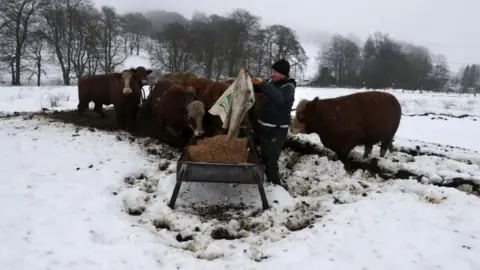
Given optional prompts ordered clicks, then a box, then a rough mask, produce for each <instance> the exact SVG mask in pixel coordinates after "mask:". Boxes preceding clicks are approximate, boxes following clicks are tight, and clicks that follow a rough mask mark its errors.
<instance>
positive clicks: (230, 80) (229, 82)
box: [225, 78, 237, 85]
mask: <svg viewBox="0 0 480 270" xmlns="http://www.w3.org/2000/svg"><path fill="white" fill-rule="evenodd" d="M236 79H237V78H228V79H226V80H225V83H227V84H229V85H232V84H233V82H234V81H235V80H236Z"/></svg>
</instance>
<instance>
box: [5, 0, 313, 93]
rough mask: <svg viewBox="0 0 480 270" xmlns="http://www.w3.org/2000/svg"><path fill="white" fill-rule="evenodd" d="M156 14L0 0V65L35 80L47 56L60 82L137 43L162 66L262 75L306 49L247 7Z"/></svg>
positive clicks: (71, 1)
mask: <svg viewBox="0 0 480 270" xmlns="http://www.w3.org/2000/svg"><path fill="white" fill-rule="evenodd" d="M164 15H169V14H166V13H165V12H163V13H162V12H149V13H147V17H148V18H147V17H146V16H145V15H144V14H141V13H127V14H123V15H120V14H118V13H116V12H115V10H114V9H113V8H112V7H108V6H104V7H102V8H101V9H100V10H98V9H96V8H95V7H94V5H93V3H92V2H91V0H0V68H2V70H4V71H5V70H8V71H9V72H10V74H11V81H12V84H13V85H20V84H21V79H22V76H21V75H22V74H25V73H29V74H31V75H30V78H32V77H34V76H36V78H37V81H38V85H40V82H41V79H42V75H46V70H45V61H49V62H54V63H56V64H58V66H59V67H60V69H61V73H62V79H63V84H65V85H70V84H71V82H72V80H73V79H76V78H79V77H81V76H83V75H87V74H97V73H108V72H112V71H114V70H115V69H118V68H119V66H120V65H122V64H123V62H124V61H125V59H126V58H127V56H128V55H129V54H137V55H139V53H140V50H141V49H146V50H147V51H148V52H149V53H150V54H149V55H150V60H151V63H152V65H153V66H154V67H156V68H158V69H159V70H161V71H162V72H175V71H193V72H196V73H198V74H203V75H205V76H208V77H211V78H216V79H219V78H223V77H228V76H234V75H236V74H235V73H236V72H237V71H238V68H239V67H243V66H246V67H249V68H250V69H251V70H252V72H255V73H256V74H258V75H259V76H262V75H266V73H267V72H268V70H269V67H270V64H271V63H272V61H273V60H274V59H277V58H280V57H283V58H287V59H289V60H290V61H291V63H292V70H293V71H294V72H300V71H302V70H303V69H304V68H305V65H306V61H307V56H306V54H305V51H304V49H303V48H302V46H301V45H300V43H299V41H298V38H297V36H296V34H295V32H294V31H293V30H292V29H290V28H288V27H286V26H283V25H272V26H269V27H267V28H261V26H260V18H259V17H258V16H254V15H252V14H250V13H249V12H248V11H245V10H241V9H239V10H234V11H233V12H231V13H230V14H228V15H227V16H225V17H222V16H218V15H212V16H210V17H207V16H205V15H203V14H200V13H197V14H196V15H195V16H194V18H193V19H192V20H187V19H183V17H182V16H181V15H178V16H176V17H175V16H171V14H170V18H175V19H174V21H165V18H159V17H167V18H168V16H164ZM162 19H163V21H162ZM159 21H161V22H160V23H159ZM159 24H161V25H159Z"/></svg>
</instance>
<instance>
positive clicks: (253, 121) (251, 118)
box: [245, 93, 263, 143]
mask: <svg viewBox="0 0 480 270" xmlns="http://www.w3.org/2000/svg"><path fill="white" fill-rule="evenodd" d="M262 99H263V93H255V103H254V104H253V106H252V107H251V108H250V110H249V111H248V114H247V119H248V120H246V121H245V122H247V123H248V125H250V126H251V128H252V130H253V132H254V136H255V142H256V143H259V142H260V137H259V136H260V123H258V117H259V116H260V108H261V106H262Z"/></svg>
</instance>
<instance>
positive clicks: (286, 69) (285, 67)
mask: <svg viewBox="0 0 480 270" xmlns="http://www.w3.org/2000/svg"><path fill="white" fill-rule="evenodd" d="M272 69H273V70H275V71H276V72H278V73H280V74H283V75H285V76H288V75H289V73H290V64H289V63H288V61H287V60H285V59H280V60H278V61H277V62H275V63H273V65H272Z"/></svg>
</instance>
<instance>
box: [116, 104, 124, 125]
mask: <svg viewBox="0 0 480 270" xmlns="http://www.w3.org/2000/svg"><path fill="white" fill-rule="evenodd" d="M114 108H115V117H116V120H117V128H118V129H121V130H125V126H126V123H125V120H126V119H125V114H124V113H123V106H114Z"/></svg>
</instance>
